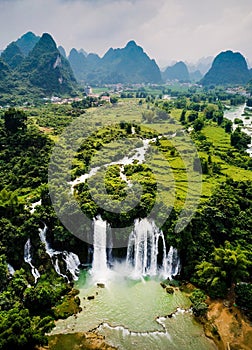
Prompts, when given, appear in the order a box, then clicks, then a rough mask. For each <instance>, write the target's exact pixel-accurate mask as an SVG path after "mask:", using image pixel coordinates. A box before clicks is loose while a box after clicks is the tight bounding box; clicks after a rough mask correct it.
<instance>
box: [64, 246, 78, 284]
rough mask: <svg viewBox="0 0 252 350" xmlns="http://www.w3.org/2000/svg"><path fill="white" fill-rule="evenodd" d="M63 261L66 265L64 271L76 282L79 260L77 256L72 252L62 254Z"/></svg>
mask: <svg viewBox="0 0 252 350" xmlns="http://www.w3.org/2000/svg"><path fill="white" fill-rule="evenodd" d="M63 260H64V261H65V263H66V269H67V271H69V272H70V273H71V275H72V277H73V280H74V281H77V279H78V275H79V268H78V266H79V265H80V259H79V257H78V255H77V254H74V253H72V252H66V251H64V252H63Z"/></svg>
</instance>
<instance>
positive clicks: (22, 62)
mask: <svg viewBox="0 0 252 350" xmlns="http://www.w3.org/2000/svg"><path fill="white" fill-rule="evenodd" d="M211 62H212V65H211V67H210V69H209V70H208V71H207V72H206V74H205V75H204V76H203V77H202V71H203V70H204V69H206V67H207V65H208V66H210V64H211ZM200 67H201V71H200V70H199V69H198V70H197V69H196V68H200ZM188 68H189V69H188ZM251 78H252V74H251V70H249V68H248V66H247V62H246V60H245V58H244V57H243V56H242V55H241V54H240V53H237V52H232V51H230V50H229V51H225V52H221V53H220V54H219V55H217V56H216V57H215V58H214V60H213V59H212V58H211V57H208V58H206V59H205V60H203V61H202V62H200V61H199V62H198V65H197V66H194V67H192V66H189V65H188V66H187V65H186V64H185V63H184V62H182V61H180V62H177V63H175V64H174V65H172V66H170V67H167V68H166V69H165V71H164V72H162V73H161V71H160V69H159V67H158V65H157V63H156V62H155V60H154V59H151V58H150V57H149V56H148V55H147V54H146V53H145V52H144V50H143V48H142V47H140V46H138V45H137V44H136V42H135V41H133V40H131V41H129V42H128V43H127V44H126V46H125V47H123V48H116V49H113V48H110V49H109V50H108V51H107V52H106V53H105V55H104V56H103V57H100V56H98V55H97V54H95V53H89V54H88V53H87V52H85V51H84V50H83V49H81V50H77V49H75V48H73V49H72V50H71V51H70V54H69V56H68V57H67V55H66V51H65V49H64V48H63V47H62V46H59V47H57V45H56V43H55V41H54V40H53V38H52V37H51V35H50V34H47V33H44V34H43V35H42V36H41V37H39V36H36V35H35V34H33V33H32V32H28V33H26V34H24V35H23V36H21V37H20V38H19V39H18V40H16V41H13V42H11V43H10V44H9V45H8V46H7V47H6V49H5V50H4V51H2V53H1V57H0V97H2V96H3V95H4V94H14V95H18V96H23V95H29V93H30V94H34V93H36V94H37V95H38V96H40V97H43V96H44V97H45V96H46V97H48V96H50V95H53V94H56V95H64V94H65V95H74V94H75V93H76V89H78V86H79V85H78V83H82V84H92V85H93V84H115V83H130V84H139V83H154V84H159V83H162V82H166V81H174V80H176V81H181V82H189V81H195V82H198V81H199V82H200V83H201V84H202V85H223V84H246V83H247V82H248V81H250V80H251Z"/></svg>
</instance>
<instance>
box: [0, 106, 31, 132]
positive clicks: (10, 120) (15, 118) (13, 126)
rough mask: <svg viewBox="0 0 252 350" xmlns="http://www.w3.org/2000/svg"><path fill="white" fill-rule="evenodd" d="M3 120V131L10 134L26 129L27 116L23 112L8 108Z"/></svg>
mask: <svg viewBox="0 0 252 350" xmlns="http://www.w3.org/2000/svg"><path fill="white" fill-rule="evenodd" d="M3 118H4V126H5V129H6V130H7V131H9V132H11V133H15V132H17V131H18V130H25V129H26V122H27V116H26V114H25V113H24V112H23V111H19V110H16V109H15V108H9V109H8V111H6V112H5V113H4V116H3Z"/></svg>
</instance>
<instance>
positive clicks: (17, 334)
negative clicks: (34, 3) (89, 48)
mask: <svg viewBox="0 0 252 350" xmlns="http://www.w3.org/2000/svg"><path fill="white" fill-rule="evenodd" d="M230 67H231V68H230ZM194 73H197V71H195V72H194ZM250 74H251V71H250V70H249V68H248V66H247V63H246V61H245V59H244V57H243V56H242V55H241V54H237V53H234V52H232V51H226V52H222V53H220V54H219V55H217V56H216V57H215V58H214V60H213V63H212V67H211V68H210V69H209V71H208V72H207V73H206V74H204V76H203V77H202V75H201V78H200V79H201V80H199V81H198V83H195V81H193V79H192V78H191V72H190V74H189V71H188V70H187V67H186V66H185V64H183V62H179V64H175V65H173V66H171V67H168V68H167V69H166V70H165V71H164V72H161V71H160V69H159V67H158V66H157V64H156V62H155V60H153V59H150V57H149V56H148V55H147V54H146V53H145V52H144V50H143V49H142V48H141V47H140V46H138V45H137V44H136V42H135V41H133V40H131V41H129V42H128V43H127V44H126V46H125V47H124V48H117V49H112V48H111V49H109V50H108V51H107V52H106V53H105V54H104V56H103V57H99V56H97V55H95V54H86V53H85V52H83V51H77V50H76V49H72V50H71V52H70V55H69V56H68V57H66V54H65V51H64V48H63V47H57V45H56V43H55V41H54V39H53V38H52V36H51V35H50V34H48V33H44V34H42V36H41V37H38V36H35V35H34V34H33V33H31V32H29V33H26V34H25V35H24V36H22V37H21V38H19V39H18V40H17V41H15V42H12V43H10V45H8V46H7V48H6V49H5V50H4V51H3V52H2V54H1V58H0V104H1V109H0V141H1V142H0V164H1V177H0V212H1V218H0V221H1V229H0V242H1V243H0V277H1V278H0V292H1V293H0V349H3V350H9V349H16V350H19V349H20V350H22V349H26V350H27V349H28V350H29V349H31V350H34V349H38V348H40V349H42V348H43V349H50V350H58V349H61V350H64V349H70V348H72V349H76V350H77V349H82V348H83V347H84V348H87V349H92V348H97V349H98V348H100V349H115V348H116V349H125V350H130V349H132V348H133V347H135V348H137V349H146V348H149V349H153V350H155V349H161V350H162V349H167V348H169V349H180V350H182V349H185V350H187V349H198V350H201V349H209V350H210V349H221V350H222V349H227V348H228V347H229V348H230V349H231V348H232V349H236V348H240V349H244V350H247V349H248V344H249V342H250V339H251V334H252V328H251V317H252V314H251V310H252V306H251V303H252V284H251V272H252V263H251V261H252V259H251V258H252V256H251V251H252V249H251V248H252V236H251V232H252V230H251V228H252V227H251V224H252V222H251V210H252V206H251V202H252V159H251V155H252V153H251V152H252V141H251V136H252V111H251V106H252V99H251V97H250V96H251V95H250V94H251V81H250V79H251V77H250ZM194 76H198V77H199V76H200V75H199V74H198V73H197V74H195V75H194ZM223 322H225V323H226V324H227V326H226V327H224V325H223Z"/></svg>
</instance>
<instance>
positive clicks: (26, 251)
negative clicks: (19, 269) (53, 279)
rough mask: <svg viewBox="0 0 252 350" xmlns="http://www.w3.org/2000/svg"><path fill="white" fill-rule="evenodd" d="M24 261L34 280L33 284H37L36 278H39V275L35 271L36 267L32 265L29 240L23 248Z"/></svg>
mask: <svg viewBox="0 0 252 350" xmlns="http://www.w3.org/2000/svg"><path fill="white" fill-rule="evenodd" d="M24 261H25V262H26V263H27V264H29V265H30V266H31V272H32V275H33V277H34V279H35V283H37V280H38V278H39V277H40V273H39V272H38V270H37V269H36V267H35V266H34V265H33V264H32V254H31V240H30V238H28V240H27V242H26V243H25V246H24Z"/></svg>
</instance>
